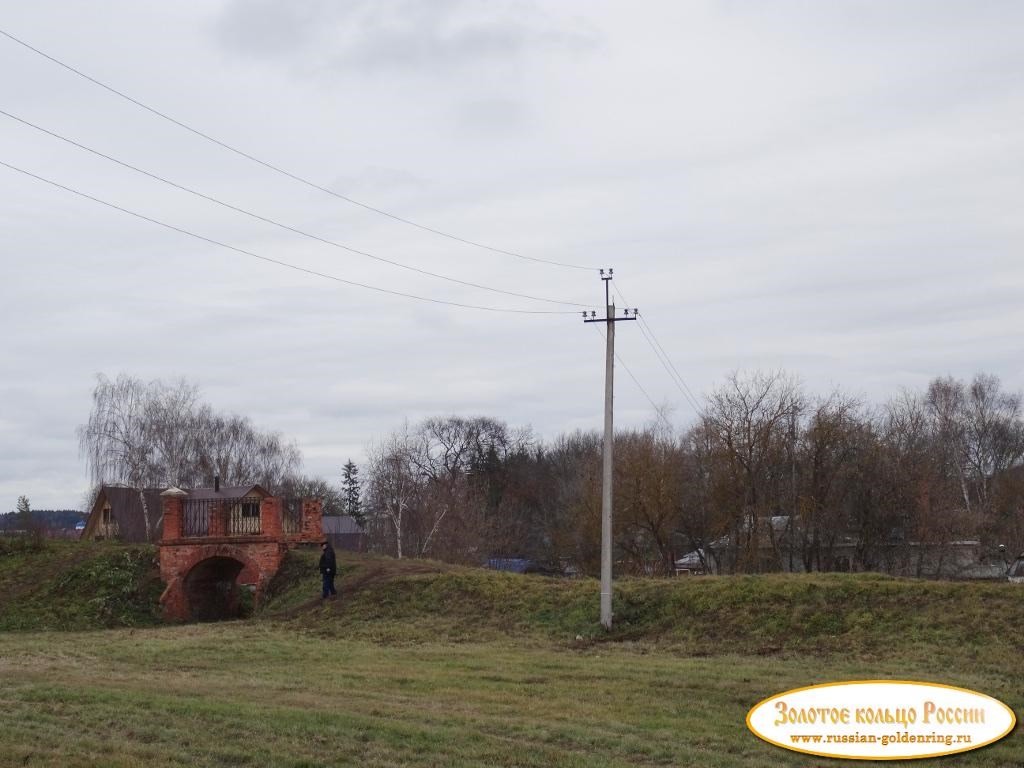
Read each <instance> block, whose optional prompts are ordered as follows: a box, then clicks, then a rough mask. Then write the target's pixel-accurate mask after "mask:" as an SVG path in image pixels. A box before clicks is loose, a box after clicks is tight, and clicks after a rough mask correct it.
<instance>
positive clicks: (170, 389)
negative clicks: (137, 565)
mask: <svg viewBox="0 0 1024 768" xmlns="http://www.w3.org/2000/svg"><path fill="white" fill-rule="evenodd" d="M198 394H199V390H198V388H197V387H196V386H195V385H194V384H190V383H188V382H187V381H185V380H184V379H182V380H179V381H176V382H173V383H171V384H166V383H164V382H162V381H150V382H144V381H141V380H140V379H136V378H133V377H131V376H126V375H124V374H122V375H120V376H118V377H117V378H116V379H114V380H110V379H108V378H107V377H105V376H103V375H100V376H98V380H97V384H96V388H95V389H94V390H93V404H92V409H91V411H90V414H89V419H88V421H87V422H86V423H85V424H84V425H82V426H81V427H79V428H78V439H79V447H80V451H81V454H82V456H83V457H84V458H85V460H86V465H87V467H88V472H89V477H90V480H91V481H92V482H93V483H95V484H97V485H98V484H102V483H121V484H123V485H126V486H128V487H129V488H133V489H135V490H137V491H138V493H139V500H140V503H141V504H142V510H143V519H144V521H145V530H146V537H147V539H149V540H152V539H153V536H154V532H155V529H156V528H157V527H158V526H159V525H160V522H161V519H162V514H161V511H160V510H150V509H148V505H147V503H146V496H145V493H144V489H145V488H147V487H158V486H168V485H179V486H182V487H193V486H197V485H203V484H207V485H209V484H212V483H213V478H214V476H215V475H219V476H220V478H221V479H222V480H223V481H224V482H225V483H226V484H235V485H242V484H248V483H260V484H262V485H265V486H267V487H268V488H274V487H276V486H277V485H278V484H279V483H281V482H282V480H283V479H284V478H286V477H288V476H293V475H295V474H296V473H297V471H298V469H299V467H300V466H301V463H302V456H301V454H300V453H299V450H298V448H297V447H296V446H295V445H294V444H293V443H289V442H286V441H285V440H283V439H282V437H281V436H280V435H278V434H276V433H266V432H261V431H259V430H257V429H256V428H255V427H253V425H252V423H251V422H250V421H249V420H248V419H246V418H243V417H241V416H224V415H221V414H218V413H216V412H214V411H213V409H212V408H210V406H208V405H205V404H201V403H200V402H199V400H198Z"/></svg>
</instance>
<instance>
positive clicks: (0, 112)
mask: <svg viewBox="0 0 1024 768" xmlns="http://www.w3.org/2000/svg"><path fill="white" fill-rule="evenodd" d="M0 115H4V116H5V117H8V118H10V119H11V120H15V121H17V122H19V123H21V124H22V125H25V126H28V127H29V128H34V129H35V130H37V131H40V132H41V133H45V134H46V135H47V136H51V137H53V138H55V139H58V140H60V141H63V142H65V143H67V144H70V145H72V146H74V147H78V148H79V149H82V150H84V151H86V152H89V153H91V154H93V155H96V156H97V157H102V158H103V159H104V160H109V161H110V162H112V163H116V164H117V165H120V166H121V167H122V168H127V169H129V170H131V171H134V172H136V173H139V174H142V175H143V176H146V177H148V178H150V179H154V180H156V181H159V182H162V183H164V184H167V185H168V186H171V187H174V188H175V189H178V190H181V191H182V192H187V193H189V194H190V195H195V196H196V197H200V198H202V199H203V200H208V201H209V202H211V203H216V204H217V205H220V206H222V207H224V208H228V209H229V210H232V211H235V212H237V213H241V214H243V215H245V216H249V217H250V218H253V219H257V220H259V221H262V222H265V223H267V224H272V225H273V226H275V227H279V228H281V229H285V230H287V231H289V232H294V233H295V234H298V235H302V236H303V237H308V238H310V239H312V240H316V241H318V242H321V243H324V244H326V245H330V246H333V247H335V248H340V249H341V250H344V251H348V252H349V253H354V254H357V255H359V256H365V257H366V258H369V259H374V260H375V261H380V262H383V263H385V264H390V265H391V266H394V267H399V268H400V269H407V270H409V271H411V272H417V273H419V274H421V275H428V276H429V277H434V278H437V279H439V280H448V281H450V282H453V283H458V284H459V285H465V286H469V287H471V288H479V289H481V290H484V291H491V292H493V293H501V294H505V295H506V296H515V297H516V298H520V299H530V300H532V301H543V302H547V303H549V304H565V305H568V306H573V307H593V306H596V305H595V304H582V303H580V302H575V301H561V300H559V299H546V298H543V297H540V296H531V295H530V294H526V293H517V292H515V291H506V290H504V289H502V288H493V287H491V286H488V285H482V284H480V283H474V282H470V281H468V280H460V279H459V278H457V277H451V276H450V275H443V274H440V273H438V272H431V271H430V270H427V269H421V268H420V267H414V266H411V265H409V264H403V263H402V262H400V261H395V260H393V259H388V258H385V257H383V256H377V255H375V254H372V253H369V252H368V251H361V250H359V249H357V248H352V247H351V246H348V245H344V244H343V243H339V242H336V241H334V240H329V239H327V238H324V237H320V236H319V235H314V234H312V233H310V232H306V231H304V230H301V229H298V228H296V227H292V226H289V225H288V224H282V223H281V222H279V221H275V220H274V219H271V218H268V217H266V216H261V215H260V214H258V213H253V212H252V211H248V210H246V209H244V208H240V207H239V206H237V205H232V204H231V203H226V202H224V201H223V200H219V199H217V198H216V197H212V196H210V195H207V194H205V193H203V192H200V191H198V190H195V189H192V188H190V187H186V186H184V185H182V184H178V183H177V182H174V181H171V180H170V179H166V178H164V177H163V176H158V175H157V174H155V173H152V172H150V171H147V170H145V169H143V168H139V167H138V166H135V165H132V164H131V163H126V162H124V161H123V160H119V159H117V158H116V157H112V156H111V155H108V154H105V153H103V152H100V151H99V150H97V149H93V148H92V147H88V146H86V145H85V144H82V143H80V142H77V141H75V140H74V139H70V138H68V137H67V136H62V135H61V134H59V133H56V132H54V131H51V130H49V129H47V128H43V127H42V126H41V125H37V124H35V123H32V122H30V121H28V120H25V119H24V118H21V117H18V116H17V115H13V114H11V113H10V112H7V111H5V110H3V109H0Z"/></svg>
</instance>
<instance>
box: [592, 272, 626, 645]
mask: <svg viewBox="0 0 1024 768" xmlns="http://www.w3.org/2000/svg"><path fill="white" fill-rule="evenodd" d="M612 273H613V270H612V269H609V270H608V274H607V275H606V274H605V272H604V270H603V269H602V270H601V279H602V280H603V281H604V305H605V316H604V318H598V317H597V313H596V312H591V313H590V318H589V319H588V318H587V313H586V312H584V313H583V322H585V323H604V324H605V360H604V450H603V451H602V454H603V455H602V459H603V460H604V467H603V470H602V476H601V624H602V625H603V626H604V628H605V629H611V628H612V470H613V467H614V465H613V463H612V450H613V445H614V441H615V433H614V431H613V428H612V403H613V400H614V394H613V393H614V379H615V323H617V322H619V321H620V320H636V313H637V310H636V309H634V310H633V314H632V316H631V315H630V314H629V310H628V309H625V310H623V316H622V317H616V316H615V305H614V304H612V300H611V295H610V292H609V284H610V283H611V280H612Z"/></svg>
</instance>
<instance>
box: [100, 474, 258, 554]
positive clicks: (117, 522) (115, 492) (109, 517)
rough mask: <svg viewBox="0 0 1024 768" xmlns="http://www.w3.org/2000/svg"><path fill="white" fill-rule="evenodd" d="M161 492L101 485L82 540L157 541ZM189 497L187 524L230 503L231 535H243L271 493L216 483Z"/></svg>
mask: <svg viewBox="0 0 1024 768" xmlns="http://www.w3.org/2000/svg"><path fill="white" fill-rule="evenodd" d="M163 490H164V489H163V488H143V489H142V490H141V491H140V490H139V489H137V488H125V487H123V486H116V485H104V486H102V487H101V488H100V490H99V493H98V494H97V495H96V501H95V502H94V503H93V505H92V509H91V510H90V512H89V518H88V520H87V521H86V524H85V528H84V529H83V530H82V534H81V538H82V539H83V540H90V539H116V540H118V541H124V542H134V543H138V542H146V541H158V540H159V539H160V537H161V534H162V532H163V502H162V500H161V498H160V494H161V492H162V491H163ZM188 494H189V498H190V499H191V500H193V501H195V502H198V504H196V505H194V506H193V507H192V509H195V510H196V512H195V513H194V514H193V517H192V519H190V520H189V521H188V524H189V525H193V526H195V525H200V524H202V521H201V520H200V519H199V518H200V517H202V515H204V514H207V513H208V509H209V506H210V505H211V504H213V503H214V502H215V501H225V500H231V501H233V509H234V514H232V516H231V525H232V526H234V527H235V528H236V529H237V530H233V532H238V533H241V532H243V531H244V530H245V529H246V527H247V526H248V527H252V526H253V521H254V520H255V519H257V518H258V517H259V506H260V501H261V500H263V499H265V498H267V497H268V496H270V492H269V491H267V490H266V489H265V488H263V487H262V486H260V485H249V486H231V487H228V486H225V487H221V485H220V483H219V481H217V480H215V481H214V487H213V488H195V489H193V490H191V491H189V492H188ZM143 500H145V513H144V512H143ZM204 505H205V506H204ZM147 517H148V518H149V525H148V526H147V524H146V518H147ZM147 531H148V532H149V535H148V537H147Z"/></svg>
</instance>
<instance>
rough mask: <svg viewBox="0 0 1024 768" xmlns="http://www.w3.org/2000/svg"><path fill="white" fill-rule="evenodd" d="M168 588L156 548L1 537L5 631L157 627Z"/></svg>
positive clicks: (0, 622)
mask: <svg viewBox="0 0 1024 768" xmlns="http://www.w3.org/2000/svg"><path fill="white" fill-rule="evenodd" d="M162 590H163V586H162V585H161V583H160V578H159V570H158V567H157V562H156V547H153V546H146V545H133V546H124V545H120V544H116V543H111V542H77V541H54V542H48V543H47V545H46V547H45V549H43V550H42V551H40V552H34V551H31V550H27V549H23V548H22V547H19V546H17V544H16V543H15V544H12V543H10V542H4V541H2V540H0V630H19V629H20V630H31V629H59V630H72V629H94V628H99V627H124V626H147V625H153V624H156V623H158V622H159V611H158V602H157V601H158V600H159V599H160V593H161V592H162Z"/></svg>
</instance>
